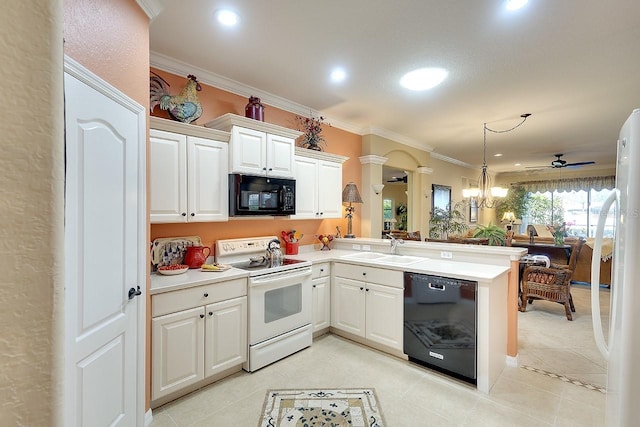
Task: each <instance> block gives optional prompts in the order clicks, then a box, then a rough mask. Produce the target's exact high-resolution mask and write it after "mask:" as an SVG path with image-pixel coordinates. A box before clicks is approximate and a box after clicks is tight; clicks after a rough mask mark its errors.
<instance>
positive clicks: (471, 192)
mask: <svg viewBox="0 0 640 427" xmlns="http://www.w3.org/2000/svg"><path fill="white" fill-rule="evenodd" d="M530 115H531V114H528V113H527V114H522V115H521V116H520V117H522V121H521V122H520V123H518V124H517V125H515V126H514V127H512V128H511V129H506V130H494V129H490V128H488V127H487V124H486V123H484V125H483V128H482V130H483V147H482V169H481V172H480V177H479V178H478V186H477V187H472V188H465V189H463V190H462V196H463V197H464V198H465V199H475V200H476V203H477V206H478V208H489V209H491V208H494V207H496V205H497V204H498V203H499V201H500V200H499V199H503V198H505V197H506V196H507V193H508V191H509V190H508V189H507V188H504V187H492V186H491V175H489V172H488V171H487V131H489V132H493V133H506V132H511V131H512V130H514V129H516V128H517V127H519V126H521V125H522V124H523V123H524V122H525V121H526V120H527V117H529V116H530Z"/></svg>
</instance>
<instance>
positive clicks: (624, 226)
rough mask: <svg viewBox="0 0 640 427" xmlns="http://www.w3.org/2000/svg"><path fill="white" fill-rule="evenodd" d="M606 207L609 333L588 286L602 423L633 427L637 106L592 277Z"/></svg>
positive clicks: (636, 402)
mask: <svg viewBox="0 0 640 427" xmlns="http://www.w3.org/2000/svg"><path fill="white" fill-rule="evenodd" d="M610 208H613V209H615V211H614V212H615V214H616V228H615V239H614V252H613V266H612V268H613V269H612V279H611V296H610V298H611V303H610V304H611V310H610V313H611V314H610V318H609V330H608V336H607V337H606V339H605V337H604V335H603V328H602V322H601V318H600V304H599V290H598V286H593V285H592V286H591V305H592V306H591V308H592V313H593V329H594V334H595V339H596V344H597V345H598V348H599V349H600V351H601V352H602V354H603V356H604V357H605V359H606V360H607V362H608V369H607V409H606V425H607V426H633V425H639V424H638V423H640V250H639V249H638V246H639V245H640V109H636V110H634V111H633V112H632V113H631V115H630V116H629V118H628V119H627V121H626V122H625V123H624V125H623V126H622V129H621V130H620V137H619V139H618V156H617V164H616V188H615V191H613V192H612V194H611V195H610V196H609V198H608V199H607V201H606V202H605V203H604V204H603V207H602V214H601V215H600V220H599V221H598V227H597V229H596V239H595V240H596V244H595V245H594V248H593V259H592V261H591V265H592V268H591V277H592V278H594V277H595V278H598V277H600V255H601V249H602V247H601V239H602V234H603V230H604V222H605V219H606V214H607V212H608V211H609V209H610ZM595 282H596V283H597V282H598V280H597V279H596V281H595ZM592 283H593V280H592Z"/></svg>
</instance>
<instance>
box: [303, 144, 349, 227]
mask: <svg viewBox="0 0 640 427" xmlns="http://www.w3.org/2000/svg"><path fill="white" fill-rule="evenodd" d="M346 160H347V157H344V156H338V155H335V154H329V153H321V152H316V151H312V150H306V149H302V148H296V156H295V170H296V174H295V178H296V214H295V215H292V216H291V218H292V219H324V218H341V217H342V163H344V162H345V161H346Z"/></svg>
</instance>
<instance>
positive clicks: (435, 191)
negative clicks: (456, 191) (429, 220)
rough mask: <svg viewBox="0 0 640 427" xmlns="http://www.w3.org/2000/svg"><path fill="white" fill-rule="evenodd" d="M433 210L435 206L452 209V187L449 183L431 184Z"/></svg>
mask: <svg viewBox="0 0 640 427" xmlns="http://www.w3.org/2000/svg"><path fill="white" fill-rule="evenodd" d="M431 192H432V197H431V211H432V212H433V210H434V208H440V209H442V210H445V211H446V210H447V209H450V206H451V187H449V186H447V185H438V184H431Z"/></svg>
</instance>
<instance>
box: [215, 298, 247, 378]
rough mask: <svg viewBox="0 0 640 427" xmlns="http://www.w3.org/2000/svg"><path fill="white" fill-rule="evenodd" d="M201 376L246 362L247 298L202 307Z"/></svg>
mask: <svg viewBox="0 0 640 427" xmlns="http://www.w3.org/2000/svg"><path fill="white" fill-rule="evenodd" d="M206 317H207V325H206V339H205V351H204V357H205V376H206V377H208V376H210V375H213V374H217V373H218V372H222V371H224V370H225V369H228V368H231V367H233V366H236V365H239V364H241V363H243V362H245V361H246V360H247V347H248V344H247V297H240V298H234V299H232V300H227V301H223V302H219V303H216V304H210V305H208V306H207V307H206Z"/></svg>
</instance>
